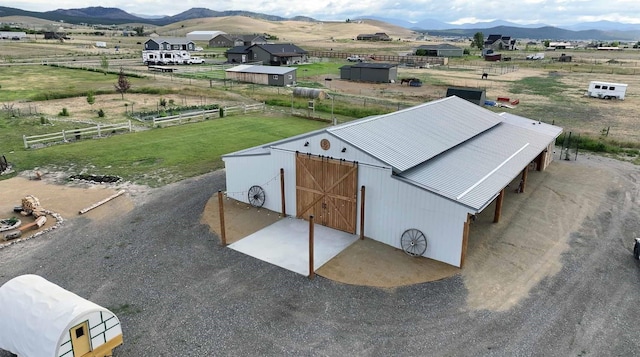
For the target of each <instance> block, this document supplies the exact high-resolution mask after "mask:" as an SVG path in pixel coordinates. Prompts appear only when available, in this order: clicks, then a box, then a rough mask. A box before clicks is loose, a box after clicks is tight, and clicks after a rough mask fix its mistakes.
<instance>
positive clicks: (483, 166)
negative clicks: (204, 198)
mask: <svg viewBox="0 0 640 357" xmlns="http://www.w3.org/2000/svg"><path fill="white" fill-rule="evenodd" d="M561 132H562V129H561V128H559V127H556V126H553V125H549V124H545V123H540V122H538V121H534V120H530V119H526V118H522V117H518V116H515V115H511V114H504V113H503V114H502V115H499V114H496V113H493V112H491V111H489V110H487V109H484V108H482V107H480V106H477V105H475V104H472V103H470V102H468V101H466V100H464V99H460V98H458V97H455V96H452V97H447V98H444V99H440V100H437V101H433V102H429V103H425V104H422V105H418V106H415V107H412V108H408V109H404V110H401V111H397V112H394V113H390V114H386V115H380V116H375V117H370V118H364V119H361V120H357V121H353V122H350V123H346V124H342V125H338V126H332V127H329V128H326V129H322V130H318V131H314V132H311V133H308V134H303V135H299V136H296V137H292V138H289V139H284V140H280V141H277V142H273V143H270V144H266V145H262V146H259V147H254V148H250V149H246V150H242V151H238V152H235V153H231V154H228V155H224V156H223V160H224V162H225V167H226V182H227V195H228V196H229V197H231V198H234V199H236V200H239V201H242V202H249V201H250V198H255V197H256V196H255V192H256V190H257V191H259V192H260V193H262V192H263V193H264V197H265V200H264V207H265V208H268V209H270V210H273V211H277V212H281V211H282V198H281V197H283V193H284V201H285V202H284V203H285V207H286V211H287V213H291V214H293V212H295V215H296V216H297V217H302V218H305V219H308V217H309V216H310V215H314V218H315V221H316V222H317V223H319V224H322V225H326V226H328V227H331V228H335V229H340V230H343V231H347V232H350V233H358V234H362V233H363V234H364V235H366V236H367V237H369V238H371V239H374V240H377V241H380V242H383V243H386V244H389V245H391V246H394V247H397V248H400V249H405V250H406V248H407V247H405V246H403V236H404V238H408V239H405V240H404V242H405V243H406V242H407V241H417V242H418V245H420V244H421V241H422V240H425V241H426V242H427V246H426V250H424V251H422V250H421V249H418V251H417V252H415V253H417V254H418V255H422V256H425V257H428V258H431V259H435V260H439V261H442V262H445V263H448V264H451V265H454V266H457V267H461V266H462V264H463V263H464V256H465V254H466V246H467V240H468V236H469V224H470V222H471V219H472V217H473V215H475V214H477V213H479V212H481V211H482V210H484V209H485V208H486V207H487V206H489V204H491V203H492V202H493V201H494V200H495V201H496V205H495V216H494V217H495V221H497V220H498V219H499V217H500V210H501V207H502V199H503V197H504V190H505V187H506V186H507V185H508V184H509V183H510V182H511V181H512V180H514V179H515V178H516V177H518V176H519V175H522V179H521V184H524V183H526V175H527V172H528V168H529V167H536V168H537V170H543V169H544V168H546V167H547V165H548V164H549V163H550V162H551V160H552V157H553V156H552V153H553V148H554V142H555V139H556V138H557V136H558V135H560V133H561ZM280 169H283V171H284V175H283V176H284V190H283V191H284V192H281V191H282V190H281V183H280V180H279V179H278V177H279V173H280ZM253 186H258V189H256V188H255V187H254V188H253V189H252V190H251V192H252V193H251V194H249V193H248V192H249V191H250V188H251V187H253ZM363 187H364V188H365V189H364V190H363ZM522 188H524V185H523V186H522ZM363 193H364V196H365V200H364V201H365V204H364V207H362V205H361V204H362V198H363ZM361 211H364V217H363V216H362V214H361ZM363 218H364V222H363ZM408 248H409V249H413V248H412V247H408ZM418 248H419V247H418Z"/></svg>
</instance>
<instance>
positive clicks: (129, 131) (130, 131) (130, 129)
mask: <svg viewBox="0 0 640 357" xmlns="http://www.w3.org/2000/svg"><path fill="white" fill-rule="evenodd" d="M154 119H155V118H154ZM129 132H131V120H129Z"/></svg>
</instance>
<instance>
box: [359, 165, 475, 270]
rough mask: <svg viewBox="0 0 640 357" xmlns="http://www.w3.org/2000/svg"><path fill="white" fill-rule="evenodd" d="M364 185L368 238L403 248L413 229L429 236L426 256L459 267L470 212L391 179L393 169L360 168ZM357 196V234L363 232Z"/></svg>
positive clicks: (360, 176)
mask: <svg viewBox="0 0 640 357" xmlns="http://www.w3.org/2000/svg"><path fill="white" fill-rule="evenodd" d="M363 185H364V186H365V228H364V233H365V236H367V237H369V238H371V239H374V240H377V241H379V242H382V243H385V244H388V245H390V246H393V247H396V248H398V249H401V245H400V237H401V236H402V233H403V232H404V231H405V230H407V229H410V228H416V229H419V230H420V231H422V232H423V233H424V235H425V236H426V237H427V251H426V252H425V254H424V256H425V257H427V258H431V259H434V260H438V261H442V262H445V263H448V264H451V265H454V266H457V267H459V266H460V255H461V252H462V233H463V228H464V222H465V221H466V219H467V213H468V211H467V210H466V209H465V208H463V207H462V206H460V205H457V204H456V203H454V202H451V201H449V200H446V199H444V198H441V197H439V196H437V195H434V194H432V193H430V192H428V191H425V190H423V189H420V188H418V187H415V186H412V185H410V184H407V183H405V182H402V181H400V180H397V179H394V178H393V177H392V176H391V169H389V168H386V169H383V168H377V167H372V166H367V165H361V166H360V167H359V168H358V187H359V189H360V187H362V186H363ZM360 200H361V197H360V191H359V193H358V233H359V230H360V217H359V207H360Z"/></svg>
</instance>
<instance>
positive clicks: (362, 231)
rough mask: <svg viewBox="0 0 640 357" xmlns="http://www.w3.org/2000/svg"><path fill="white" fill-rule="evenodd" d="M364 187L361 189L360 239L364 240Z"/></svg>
mask: <svg viewBox="0 0 640 357" xmlns="http://www.w3.org/2000/svg"><path fill="white" fill-rule="evenodd" d="M364 197H365V196H364V185H363V186H362V188H360V239H364Z"/></svg>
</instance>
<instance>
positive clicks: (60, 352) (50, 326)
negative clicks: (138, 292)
mask: <svg viewBox="0 0 640 357" xmlns="http://www.w3.org/2000/svg"><path fill="white" fill-rule="evenodd" d="M0 307H1V308H0V349H4V350H7V351H9V352H12V353H14V354H17V355H18V356H22V357H49V356H50V357H63V356H65V357H66V356H76V357H105V356H111V355H112V351H113V349H114V348H115V347H117V346H119V345H121V344H122V341H123V340H122V328H121V326H120V321H119V320H118V318H117V317H116V315H115V314H114V313H113V312H111V311H109V310H107V309H105V308H104V307H101V306H99V305H97V304H94V303H93V302H91V301H89V300H85V299H83V298H81V297H80V296H78V295H76V294H74V293H72V292H69V291H67V290H65V289H63V288H61V287H60V286H58V285H56V284H53V283H51V282H49V281H47V280H46V279H44V278H42V277H40V276H37V275H22V276H18V277H15V278H13V279H11V280H9V281H8V282H6V283H5V284H4V285H2V286H1V287H0Z"/></svg>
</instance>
